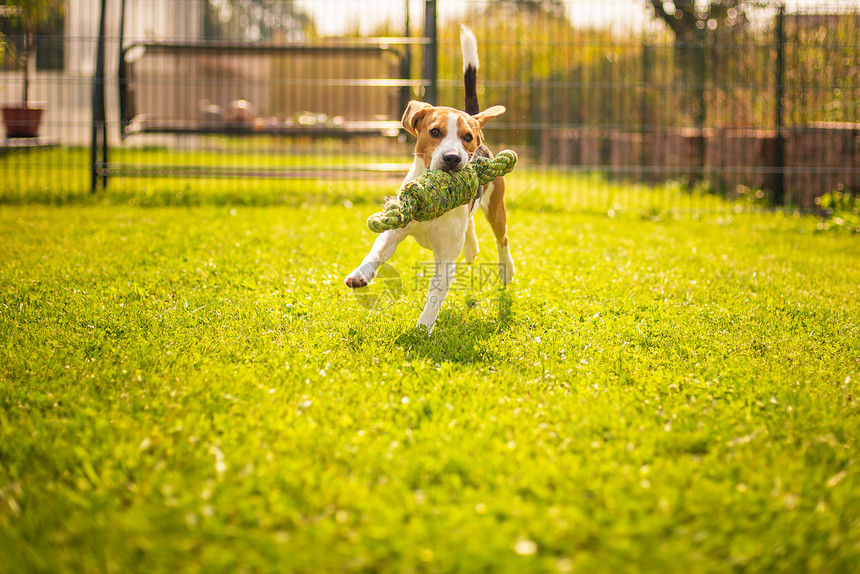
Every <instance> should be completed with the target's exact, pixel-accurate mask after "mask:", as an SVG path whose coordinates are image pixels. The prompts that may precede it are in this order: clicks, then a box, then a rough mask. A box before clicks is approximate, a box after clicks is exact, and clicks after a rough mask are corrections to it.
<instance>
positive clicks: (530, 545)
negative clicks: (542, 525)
mask: <svg viewBox="0 0 860 574" xmlns="http://www.w3.org/2000/svg"><path fill="white" fill-rule="evenodd" d="M537 550H538V545H537V542H535V541H534V540H529V539H528V538H522V537H520V538H517V541H516V542H514V553H515V554H517V555H518V556H534V555H535V554H537Z"/></svg>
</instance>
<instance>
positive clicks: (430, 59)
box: [424, 0, 439, 105]
mask: <svg viewBox="0 0 860 574" xmlns="http://www.w3.org/2000/svg"><path fill="white" fill-rule="evenodd" d="M424 37H425V38H427V39H428V43H427V44H425V46H424V79H425V80H427V81H428V84H427V90H426V91H425V92H424V101H426V102H427V103H430V104H433V105H436V98H437V97H438V95H439V72H438V70H439V68H438V59H437V55H438V48H439V38H438V37H437V35H436V0H425V2H424Z"/></svg>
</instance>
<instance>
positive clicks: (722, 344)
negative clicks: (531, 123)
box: [0, 172, 860, 573]
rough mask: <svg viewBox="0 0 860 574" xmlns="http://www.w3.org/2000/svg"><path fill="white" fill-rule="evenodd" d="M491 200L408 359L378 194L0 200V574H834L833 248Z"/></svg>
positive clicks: (562, 204) (406, 273) (856, 413)
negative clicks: (382, 275)
mask: <svg viewBox="0 0 860 574" xmlns="http://www.w3.org/2000/svg"><path fill="white" fill-rule="evenodd" d="M519 177H521V178H523V179H522V180H521V181H519V184H520V185H518V189H520V190H523V191H522V193H521V194H520V195H519V196H518V197H517V198H516V200H515V201H513V202H512V203H513V205H512V208H511V213H510V237H511V245H512V252H513V254H514V258H515V261H516V262H517V265H518V275H517V277H516V279H515V281H514V283H513V284H512V285H511V286H509V287H508V288H507V289H502V288H501V287H500V286H499V284H498V281H496V280H495V276H494V275H493V274H492V273H490V272H488V270H489V271H491V270H492V265H493V263H494V259H493V257H492V253H494V252H495V249H494V248H493V246H492V242H491V240H490V238H489V237H490V233H489V231H488V228H487V225H486V223H485V222H484V221H482V220H479V221H478V228H479V229H478V232H479V236H480V238H481V246H482V252H481V254H480V256H479V260H478V263H477V264H476V265H475V266H474V267H472V268H466V267H464V268H463V271H462V275H461V277H460V279H459V280H458V283H457V284H456V287H455V289H454V291H453V292H452V294H451V296H450V300H449V301H448V302H446V304H445V306H444V307H443V311H442V313H441V315H440V319H439V322H438V323H437V326H436V330H435V332H434V334H433V336H432V337H430V338H427V337H426V336H424V335H423V334H422V333H421V332H419V331H417V330H415V329H414V324H415V322H416V320H417V317H418V315H419V313H420V309H421V306H422V305H423V297H424V293H423V292H424V290H425V288H426V283H427V277H426V273H425V270H426V268H425V266H424V265H423V262H425V261H427V260H428V259H429V254H428V253H427V252H424V251H422V250H420V249H419V248H418V247H417V246H416V245H415V244H414V243H413V242H409V243H404V244H403V246H402V247H401V249H400V251H398V253H397V255H396V256H395V258H394V259H393V260H392V264H393V267H392V270H391V273H392V274H394V275H397V276H399V278H400V284H402V286H403V289H401V290H398V292H397V293H396V296H392V297H390V298H389V299H386V298H385V297H382V296H380V297H379V298H378V299H377V301H378V303H379V304H378V305H376V306H371V305H369V304H368V300H369V299H370V298H369V297H364V298H357V297H355V296H354V295H353V294H352V293H350V292H348V290H347V289H346V288H345V287H344V286H343V283H342V279H343V276H344V275H345V274H346V273H348V272H349V271H350V270H351V269H352V268H353V267H354V265H355V264H356V263H357V262H358V261H360V259H361V257H363V255H364V253H365V251H366V249H367V247H368V245H369V243H370V242H371V241H372V239H373V234H372V233H370V232H369V231H368V230H367V228H366V227H365V225H364V219H365V218H366V217H367V216H368V215H369V214H370V213H372V212H373V211H374V210H375V209H376V207H377V201H378V199H379V198H381V196H382V195H383V194H384V193H385V191H386V189H379V187H377V188H376V190H375V191H373V193H372V194H371V195H367V194H364V193H362V192H360V190H359V191H357V189H358V188H357V187H350V188H348V189H347V190H346V191H344V192H343V193H342V194H341V193H331V192H332V190H326V189H323V188H320V189H319V190H317V191H315V192H314V193H308V194H306V195H302V196H298V197H294V196H293V195H290V194H289V193H287V194H286V195H283V194H284V192H283V189H281V188H279V189H275V188H272V189H269V190H268V191H264V192H260V193H261V194H262V195H260V196H256V197H257V199H259V198H260V197H265V198H269V199H272V201H269V200H260V201H258V202H257V203H258V204H257V205H241V204H240V202H236V201H230V196H228V195H218V194H217V193H216V194H214V195H213V197H215V198H216V199H215V200H212V201H204V200H200V195H199V193H198V192H196V191H194V190H191V191H192V192H193V193H192V195H193V197H194V198H195V199H194V200H193V201H191V203H192V204H193V205H189V206H183V205H181V204H182V203H183V201H181V200H179V199H177V197H176V196H175V195H173V194H174V193H177V192H176V189H173V191H164V190H170V186H171V185H174V186H178V189H179V190H180V192H181V190H183V189H189V188H186V187H183V185H184V184H180V183H166V184H163V186H162V187H158V188H157V189H156V192H154V195H153V192H152V188H147V189H148V191H147V189H143V188H141V189H142V191H141V189H131V187H129V188H127V189H126V188H120V189H119V190H118V191H116V192H115V193H116V194H117V195H114V196H110V195H109V196H107V199H105V197H104V196H97V197H96V198H95V199H91V200H87V199H84V198H83V196H81V195H74V193H73V194H72V195H71V196H69V197H66V196H62V194H56V195H51V196H50V197H48V198H47V199H45V197H44V196H40V197H42V199H40V200H39V201H37V202H36V203H27V202H26V201H24V199H25V198H24V197H23V195H21V196H17V197H12V196H11V195H10V193H11V192H10V191H9V189H8V186H7V188H6V190H5V191H4V195H3V199H4V203H6V205H3V206H0V337H2V341H3V343H4V344H3V346H2V349H0V571H2V572H16V573H27V572H51V573H61V572H148V573H149V572H207V573H208V572H308V573H311V572H325V571H338V572H493V573H496V572H631V571H652V572H666V571H678V572H725V571H744V572H747V571H750V572H774V571H787V572H802V571H805V572H849V571H856V568H857V565H858V564H860V511H858V509H860V474H858V466H857V465H858V441H860V409H858V402H857V401H858V397H857V381H858V379H860V305H858V300H860V287H858V286H860V236H858V235H850V234H844V233H838V232H817V231H816V225H817V220H815V219H814V218H812V217H793V216H789V215H785V214H780V213H777V214H768V213H754V214H748V213H735V212H734V211H728V210H711V211H709V210H705V211H703V212H701V213H692V212H683V210H682V211H673V210H671V209H669V210H665V209H662V208H660V207H659V205H662V204H656V203H655V204H653V205H652V204H651V202H650V200H645V201H644V202H642V203H641V206H640V207H636V208H628V209H623V208H624V207H625V206H635V205H637V203H636V202H635V201H633V200H626V199H625V200H623V201H621V200H619V203H618V205H619V207H618V209H615V208H611V205H610V209H609V210H608V211H607V210H606V209H599V210H597V209H594V210H591V209H578V208H577V207H576V206H575V205H571V203H570V201H567V200H565V198H564V197H563V193H564V191H565V189H569V188H570V187H571V186H573V185H574V183H575V182H574V181H573V180H569V181H568V182H565V181H564V180H562V179H558V178H563V176H551V174H549V175H546V177H543V176H541V175H540V174H529V173H527V172H526V173H523V174H521V175H520V176H519ZM553 178H555V179H558V181H555V180H554V179H553ZM550 180H553V181H555V183H554V184H553V185H552V186H547V187H544V184H545V182H546V181H550ZM217 185H222V187H223V188H224V189H226V185H224V184H221V183H218V184H217ZM266 185H270V186H276V185H286V184H274V183H270V184H266ZM289 185H297V184H289ZM576 185H577V186H580V187H588V185H589V180H588V179H587V178H582V179H577V180H576ZM622 188H623V186H620V185H619V186H617V189H616V188H612V187H610V186H608V185H605V186H604V187H603V188H601V189H602V190H603V192H602V193H605V192H606V190H612V189H615V190H616V191H618V190H621V189H622ZM123 189H125V191H123ZM218 189H221V188H218ZM618 192H619V193H621V192H622V191H618ZM34 193H36V195H38V190H36V191H35V192H34ZM46 193H47V192H46ZM51 193H53V192H51ZM75 193H77V192H75ZM224 193H225V194H226V193H227V192H226V191H225V192H224ZM327 193H328V195H326V194H327ZM613 193H614V192H613ZM613 193H609V194H608V195H607V198H606V199H601V200H600V201H606V202H608V203H609V204H611V203H612V202H614V201H616V199H617V198H616V199H613V197H615V196H614V195H613ZM654 193H658V194H659V193H668V192H665V191H658V192H654ZM147 194H149V195H147ZM159 194H160V195H159ZM194 194H197V195H194ZM267 194H268V195H267ZM48 195H50V193H49V194H48ZM595 195H597V192H595ZM63 197H65V199H63ZM638 197H643V196H642V195H640V196H638ZM645 197H647V195H646V196H645ZM679 197H680V196H679ZM111 198H112V199H111ZM279 198H280V199H279ZM284 198H286V199H284ZM344 198H346V201H344ZM54 200H56V201H54ZM678 201H679V202H680V203H679V204H683V201H685V200H684V199H683V198H680V199H679V200H678ZM54 202H64V203H68V205H65V206H62V207H59V206H53V205H47V204H46V203H54ZM130 204H131V205H130ZM165 204H166V205H167V206H166V207H165V206H163V205H165ZM143 205H149V206H150V207H142V206H143ZM649 205H650V206H651V207H649ZM655 206H656V207H655ZM607 213H609V214H611V216H610V215H608V214H607ZM377 294H380V295H382V294H384V292H382V291H380V290H379V289H377ZM387 300H388V301H391V304H390V305H387V304H385V302H386V301H387ZM368 307H371V308H368Z"/></svg>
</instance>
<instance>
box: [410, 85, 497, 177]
mask: <svg viewBox="0 0 860 574" xmlns="http://www.w3.org/2000/svg"><path fill="white" fill-rule="evenodd" d="M503 113H505V108H504V106H493V107H491V108H487V109H486V110H484V111H483V112H481V113H479V114H476V115H474V116H470V115H469V114H467V113H466V112H461V111H460V110H455V109H454V108H444V107H437V106H431V105H430V104H428V103H425V102H416V101H414V100H413V101H411V102H409V105H408V106H406V112H405V113H404V114H403V128H404V129H405V130H406V131H407V132H409V133H410V134H412V135H413V136H415V137H416V138H418V142H417V143H416V144H415V153H416V155H418V156H419V157H420V158H421V159H423V160H424V166H425V167H426V168H427V169H442V170H445V171H458V170H460V169H462V168H463V167H464V166H465V165H466V164H467V163H469V160H470V159H472V155H473V154H474V153H475V152H476V151H477V149H478V148H479V147H480V146H481V144H483V143H484V134H483V132H482V131H481V128H483V127H484V125H486V124H487V122H489V121H490V120H492V119H493V118H497V117H498V116H500V115H502V114H503Z"/></svg>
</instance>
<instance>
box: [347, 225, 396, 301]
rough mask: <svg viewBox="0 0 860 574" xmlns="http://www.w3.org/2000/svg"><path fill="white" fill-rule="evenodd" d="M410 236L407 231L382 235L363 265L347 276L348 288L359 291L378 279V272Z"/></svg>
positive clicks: (393, 230) (394, 231)
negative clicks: (359, 288) (374, 279)
mask: <svg viewBox="0 0 860 574" xmlns="http://www.w3.org/2000/svg"><path fill="white" fill-rule="evenodd" d="M408 235H409V232H408V231H406V229H391V230H388V231H383V232H382V233H380V234H379V236H378V237H377V238H376V240H375V241H374V242H373V247H371V248H370V253H368V254H367V256H366V257H365V258H364V259H363V260H362V261H361V265H359V266H358V267H356V268H355V270H353V272H352V273H350V274H349V275H347V276H346V280H345V282H346V286H347V287H351V288H353V289H357V288H358V287H364V286H365V285H367V284H368V283H370V282H371V281H372V280H373V278H374V277H376V270H377V269H379V268H380V267H381V266H382V264H383V263H385V262H386V261H388V260H389V259H390V258H391V256H392V255H394V252H395V251H397V246H398V245H400V242H401V241H403V240H404V239H406V237H407V236H408Z"/></svg>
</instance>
